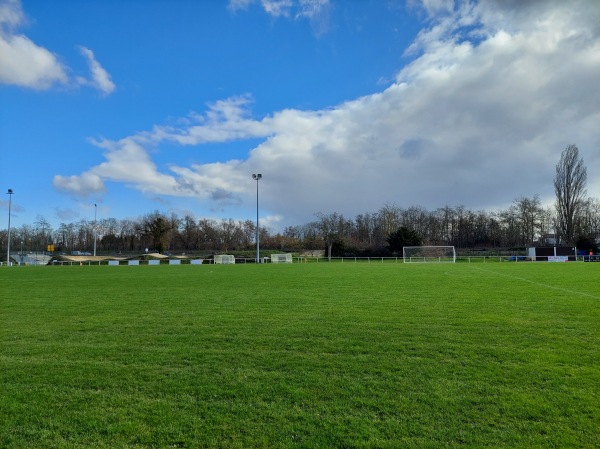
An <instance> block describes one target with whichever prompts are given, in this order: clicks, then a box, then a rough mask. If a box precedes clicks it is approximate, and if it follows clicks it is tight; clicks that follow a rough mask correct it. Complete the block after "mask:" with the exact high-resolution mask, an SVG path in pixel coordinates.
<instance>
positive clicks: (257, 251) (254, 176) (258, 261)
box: [252, 173, 262, 263]
mask: <svg viewBox="0 0 600 449" xmlns="http://www.w3.org/2000/svg"><path fill="white" fill-rule="evenodd" d="M261 178H262V174H260V173H253V174H252V179H254V180H256V263H260V244H259V239H260V237H259V234H260V229H259V227H258V181H259V179H261Z"/></svg>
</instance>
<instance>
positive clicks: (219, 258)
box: [215, 254, 235, 263]
mask: <svg viewBox="0 0 600 449" xmlns="http://www.w3.org/2000/svg"><path fill="white" fill-rule="evenodd" d="M215 263H235V256H233V255H231V254H217V255H215Z"/></svg>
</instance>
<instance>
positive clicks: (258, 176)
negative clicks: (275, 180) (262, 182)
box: [252, 173, 262, 181]
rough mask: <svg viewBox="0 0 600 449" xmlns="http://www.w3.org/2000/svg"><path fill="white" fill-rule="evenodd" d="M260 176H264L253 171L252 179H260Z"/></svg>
mask: <svg viewBox="0 0 600 449" xmlns="http://www.w3.org/2000/svg"><path fill="white" fill-rule="evenodd" d="M260 178H262V175H261V174H260V173H258V174H256V173H252V179H256V180H257V181H258V180H259V179H260Z"/></svg>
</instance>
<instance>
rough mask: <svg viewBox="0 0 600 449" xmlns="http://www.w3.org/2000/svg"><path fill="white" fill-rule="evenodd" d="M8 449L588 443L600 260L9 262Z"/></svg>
mask: <svg viewBox="0 0 600 449" xmlns="http://www.w3.org/2000/svg"><path fill="white" fill-rule="evenodd" d="M0 295H1V296H0V298H1V300H0V301H1V304H0V319H1V323H0V324H1V352H0V361H1V362H0V363H1V364H0V378H1V392H0V447H2V448H129V447H138V448H146V447H153V448H168V447H186V448H200V447H206V448H245V449H247V448H441V447H445V448H453V447H472V448H482V447H494V448H536V447H540V448H542V447H543V448H547V447H551V448H569V447H573V448H592V447H600V264H593V263H566V264H565V263H563V264H548V263H516V264H515V263H513V264H511V263H504V264H490V265H486V264H437V265H435V264H395V263H389V264H352V263H344V264H293V265H270V264H269V265H254V264H250V265H237V266H215V265H202V266H189V265H187V266H157V267H149V266H137V267H123V266H122V267H106V266H102V267H97V266H96V267H89V266H84V267H79V266H75V267H11V268H7V267H3V268H2V269H0Z"/></svg>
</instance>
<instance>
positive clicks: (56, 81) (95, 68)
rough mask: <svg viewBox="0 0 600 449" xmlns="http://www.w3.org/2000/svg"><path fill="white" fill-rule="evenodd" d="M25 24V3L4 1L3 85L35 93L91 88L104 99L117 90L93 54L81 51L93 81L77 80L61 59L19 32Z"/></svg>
mask: <svg viewBox="0 0 600 449" xmlns="http://www.w3.org/2000/svg"><path fill="white" fill-rule="evenodd" d="M24 24H25V15H24V13H23V10H22V7H21V2H20V1H19V0H0V83H2V84H7V85H15V86H20V87H26V88H29V89H35V90H46V89H50V88H52V87H53V86H56V85H62V86H71V87H74V86H79V85H88V86H91V87H94V88H96V89H98V90H100V91H101V92H102V93H103V94H104V95H107V94H110V93H111V92H113V91H114V90H115V85H114V83H113V82H112V81H111V77H110V75H109V74H108V72H107V71H106V70H105V69H104V68H103V67H102V66H101V65H100V63H98V61H97V60H96V59H95V57H94V53H93V52H92V51H91V50H89V49H87V48H85V47H81V53H82V54H83V56H84V57H85V58H86V59H87V62H88V66H89V68H90V73H91V79H87V78H83V77H75V78H74V77H72V76H71V74H70V69H69V68H68V67H67V66H65V65H64V64H63V63H62V62H61V61H60V58H59V56H57V55H55V54H54V53H52V52H51V51H50V50H48V49H46V48H44V47H43V46H40V45H38V44H36V43H34V42H33V41H32V40H31V39H29V38H28V37H27V36H25V35H23V34H18V33H17V32H16V30H17V29H18V28H19V27H22V26H23V25H24Z"/></svg>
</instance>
